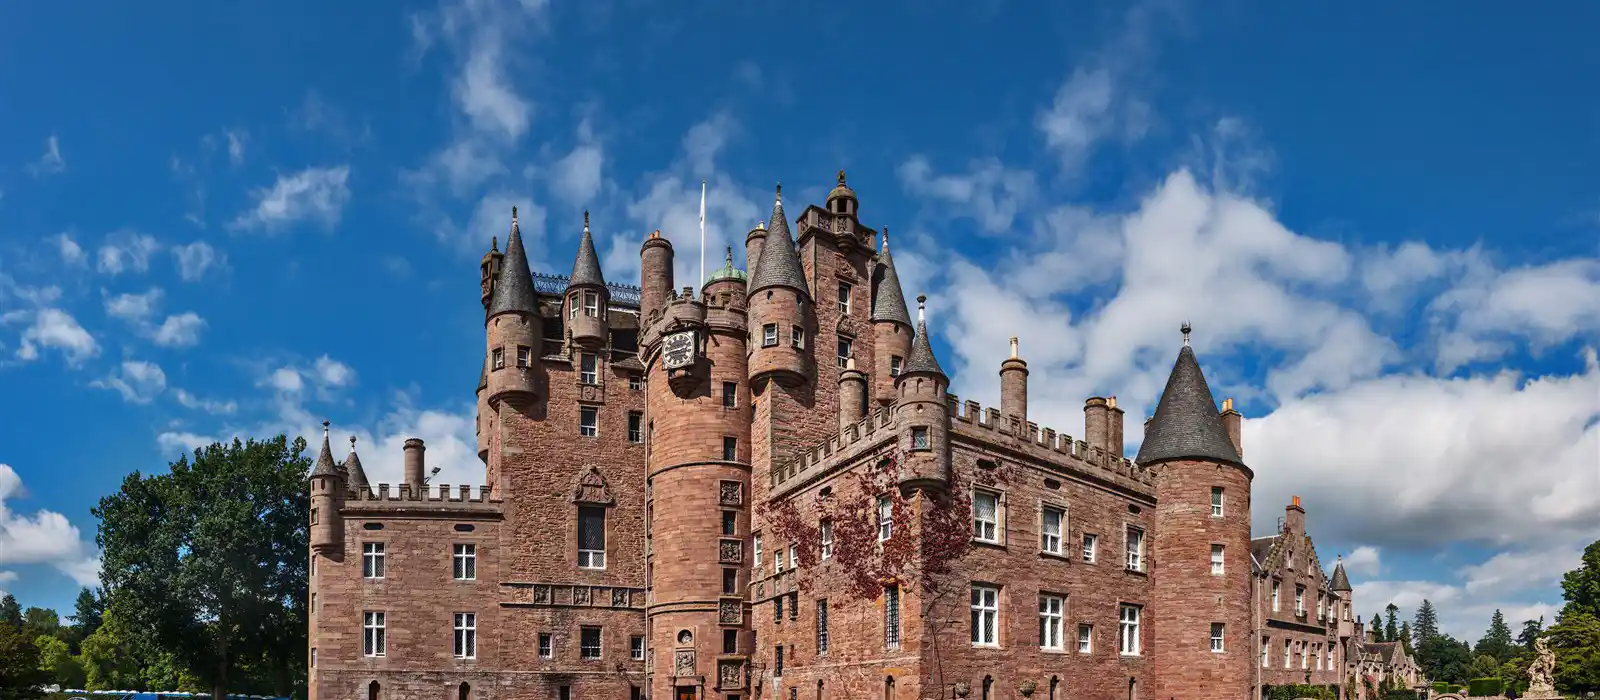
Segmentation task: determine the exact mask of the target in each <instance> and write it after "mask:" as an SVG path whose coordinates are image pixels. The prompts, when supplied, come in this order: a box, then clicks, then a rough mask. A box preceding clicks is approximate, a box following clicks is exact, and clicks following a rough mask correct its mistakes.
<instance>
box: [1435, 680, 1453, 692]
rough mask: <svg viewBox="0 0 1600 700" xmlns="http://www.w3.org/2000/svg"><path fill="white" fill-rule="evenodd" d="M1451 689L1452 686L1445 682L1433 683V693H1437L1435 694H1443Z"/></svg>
mask: <svg viewBox="0 0 1600 700" xmlns="http://www.w3.org/2000/svg"><path fill="white" fill-rule="evenodd" d="M1449 688H1450V684H1449V683H1446V682H1444V681H1434V682H1433V692H1435V693H1443V692H1445V691H1447V690H1448V689H1449Z"/></svg>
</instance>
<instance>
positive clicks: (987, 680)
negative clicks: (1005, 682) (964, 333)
mask: <svg viewBox="0 0 1600 700" xmlns="http://www.w3.org/2000/svg"><path fill="white" fill-rule="evenodd" d="M983 700H994V678H993V677H990V676H984V677H983Z"/></svg>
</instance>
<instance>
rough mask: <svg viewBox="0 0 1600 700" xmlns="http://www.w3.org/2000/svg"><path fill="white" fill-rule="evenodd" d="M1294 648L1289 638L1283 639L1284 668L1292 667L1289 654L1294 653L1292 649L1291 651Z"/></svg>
mask: <svg viewBox="0 0 1600 700" xmlns="http://www.w3.org/2000/svg"><path fill="white" fill-rule="evenodd" d="M1292 648H1293V647H1291V646H1290V645H1289V640H1287V639H1285V640H1283V667H1284V668H1290V665H1289V655H1290V654H1291V653H1293V652H1292V651H1291V649H1292Z"/></svg>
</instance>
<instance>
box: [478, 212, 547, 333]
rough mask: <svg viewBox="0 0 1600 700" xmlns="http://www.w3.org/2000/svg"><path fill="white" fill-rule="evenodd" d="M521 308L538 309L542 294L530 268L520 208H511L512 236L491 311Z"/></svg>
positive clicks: (494, 312)
mask: <svg viewBox="0 0 1600 700" xmlns="http://www.w3.org/2000/svg"><path fill="white" fill-rule="evenodd" d="M507 311H519V312H522V313H538V312H539V305H538V297H537V296H536V295H535V294H534V291H533V270H531V269H529V268H528V251H527V250H525V249H524V248H523V247H522V228H521V227H519V226H518V225H517V208H516V207H512V208H511V237H510V238H509V239H508V240H506V257H505V262H504V264H503V265H501V267H500V279H499V280H498V281H497V282H496V283H495V285H494V299H491V300H490V301H489V315H490V316H494V315H496V314H501V313H505V312H507Z"/></svg>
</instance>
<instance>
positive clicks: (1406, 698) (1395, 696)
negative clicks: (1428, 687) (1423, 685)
mask: <svg viewBox="0 0 1600 700" xmlns="http://www.w3.org/2000/svg"><path fill="white" fill-rule="evenodd" d="M1383 700H1417V691H1415V690H1405V689H1400V688H1397V689H1395V690H1391V691H1389V693H1388V694H1387V695H1385V696H1383Z"/></svg>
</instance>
